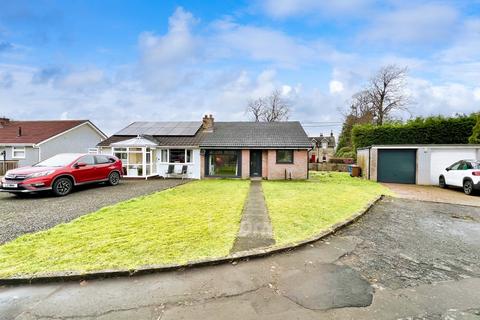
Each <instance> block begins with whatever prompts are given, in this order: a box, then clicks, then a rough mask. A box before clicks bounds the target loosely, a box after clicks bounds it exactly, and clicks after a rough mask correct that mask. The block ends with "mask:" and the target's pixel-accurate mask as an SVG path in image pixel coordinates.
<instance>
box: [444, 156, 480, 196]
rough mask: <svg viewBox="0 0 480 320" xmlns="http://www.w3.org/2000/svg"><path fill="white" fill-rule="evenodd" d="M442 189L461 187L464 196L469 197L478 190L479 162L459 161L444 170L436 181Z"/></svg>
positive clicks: (479, 179)
mask: <svg viewBox="0 0 480 320" xmlns="http://www.w3.org/2000/svg"><path fill="white" fill-rule="evenodd" d="M438 184H439V186H440V187H442V188H446V187H448V186H453V187H461V188H463V192H465V194H468V195H471V194H473V193H475V192H476V191H478V190H480V161H479V160H460V161H457V162H455V163H454V164H452V165H451V166H450V167H448V168H446V169H445V170H444V171H443V173H442V174H441V175H440V177H439V179H438Z"/></svg>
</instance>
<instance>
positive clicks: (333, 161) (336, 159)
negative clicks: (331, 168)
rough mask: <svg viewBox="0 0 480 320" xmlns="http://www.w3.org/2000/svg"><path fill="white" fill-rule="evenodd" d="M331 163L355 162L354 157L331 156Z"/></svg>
mask: <svg viewBox="0 0 480 320" xmlns="http://www.w3.org/2000/svg"><path fill="white" fill-rule="evenodd" d="M328 162H329V163H345V164H352V163H354V162H355V160H354V159H353V158H330V159H329V160H328Z"/></svg>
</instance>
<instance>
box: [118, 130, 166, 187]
mask: <svg viewBox="0 0 480 320" xmlns="http://www.w3.org/2000/svg"><path fill="white" fill-rule="evenodd" d="M110 146H111V154H113V155H114V156H116V157H117V158H119V159H120V160H122V164H123V174H124V176H125V177H127V178H149V177H153V176H156V175H158V173H157V166H156V163H155V159H156V147H157V146H158V144H157V143H156V142H155V141H153V139H148V138H146V137H141V136H137V137H136V138H132V139H128V140H124V141H119V142H115V143H112V144H111V145H110Z"/></svg>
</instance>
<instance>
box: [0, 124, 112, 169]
mask: <svg viewBox="0 0 480 320" xmlns="http://www.w3.org/2000/svg"><path fill="white" fill-rule="evenodd" d="M106 138H107V136H106V135H105V134H104V133H103V132H102V131H100V130H99V129H98V128H97V127H96V126H95V125H94V124H93V123H92V122H90V121H89V120H46V121H13V120H10V119H7V118H0V154H1V156H0V161H2V162H8V163H9V164H12V163H13V164H14V166H13V167H17V166H18V167H20V166H27V165H32V164H35V163H37V162H39V161H41V160H44V159H47V158H49V157H51V156H53V155H56V154H58V153H61V152H78V153H83V152H85V153H87V152H89V149H90V148H92V147H95V146H96V145H97V144H98V143H99V142H100V141H102V140H104V139H106ZM90 151H91V150H90ZM0 167H3V166H0Z"/></svg>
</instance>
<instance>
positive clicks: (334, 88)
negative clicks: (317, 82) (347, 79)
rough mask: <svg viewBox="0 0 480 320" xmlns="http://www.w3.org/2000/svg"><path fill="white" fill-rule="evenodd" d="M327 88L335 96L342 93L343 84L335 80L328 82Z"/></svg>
mask: <svg viewBox="0 0 480 320" xmlns="http://www.w3.org/2000/svg"><path fill="white" fill-rule="evenodd" d="M328 88H329V90H330V93H331V94H336V93H339V92H342V91H343V83H341V82H340V81H337V80H332V81H330V83H329V85H328Z"/></svg>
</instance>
